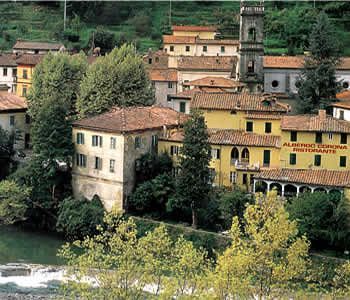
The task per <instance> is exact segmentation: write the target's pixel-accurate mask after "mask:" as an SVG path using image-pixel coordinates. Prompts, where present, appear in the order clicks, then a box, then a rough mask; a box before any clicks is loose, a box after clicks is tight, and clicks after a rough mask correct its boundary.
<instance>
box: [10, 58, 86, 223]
mask: <svg viewBox="0 0 350 300" xmlns="http://www.w3.org/2000/svg"><path fill="white" fill-rule="evenodd" d="M86 66H87V61H86V57H85V56H84V55H76V56H75V55H74V56H69V55H68V54H64V53H58V54H55V55H53V54H51V53H49V54H47V55H46V56H45V58H44V59H43V61H42V62H41V63H40V64H38V65H37V66H36V68H35V72H34V76H33V86H32V88H31V91H30V94H29V97H28V104H29V114H30V116H31V120H32V127H31V137H32V146H33V155H32V158H31V161H30V162H29V163H28V164H27V165H26V166H24V167H23V169H22V170H18V172H16V173H15V174H14V175H13V176H12V178H14V179H15V180H16V182H18V183H19V184H25V185H27V186H29V187H31V190H32V192H31V197H30V198H31V204H30V211H29V218H30V219H31V221H32V222H33V223H34V224H37V225H39V224H40V225H42V226H44V227H51V228H52V227H54V226H55V224H56V217H57V211H58V206H59V202H60V201H61V200H63V199H64V198H66V196H67V193H68V194H69V193H70V192H71V184H70V173H69V170H70V166H71V157H72V154H73V143H72V128H71V119H72V116H73V115H74V114H75V100H76V97H77V94H78V90H79V84H80V81H81V79H82V77H83V75H84V73H85V70H86Z"/></svg>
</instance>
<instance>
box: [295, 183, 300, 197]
mask: <svg viewBox="0 0 350 300" xmlns="http://www.w3.org/2000/svg"><path fill="white" fill-rule="evenodd" d="M296 187H297V197H299V194H300V185H297V186H296Z"/></svg>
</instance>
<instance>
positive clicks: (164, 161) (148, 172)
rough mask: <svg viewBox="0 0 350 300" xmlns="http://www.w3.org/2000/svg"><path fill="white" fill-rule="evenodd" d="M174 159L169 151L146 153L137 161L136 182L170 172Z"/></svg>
mask: <svg viewBox="0 0 350 300" xmlns="http://www.w3.org/2000/svg"><path fill="white" fill-rule="evenodd" d="M172 167H173V161H172V160H171V157H170V156H169V154H168V153H166V152H163V153H161V154H159V155H158V154H156V153H146V154H144V155H142V156H141V157H140V158H139V159H138V160H137V161H136V167H135V169H136V184H140V183H143V182H145V181H148V180H151V179H153V178H155V177H157V176H158V175H162V174H164V173H166V174H170V172H171V170H172Z"/></svg>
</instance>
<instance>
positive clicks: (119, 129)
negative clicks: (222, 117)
mask: <svg viewBox="0 0 350 300" xmlns="http://www.w3.org/2000/svg"><path fill="white" fill-rule="evenodd" d="M185 119H186V116H185V115H184V114H180V113H178V112H176V111H174V110H172V109H170V108H165V107H157V106H148V107H130V108H114V109H111V110H110V111H109V112H106V113H103V114H100V115H97V116H94V117H89V118H85V119H82V120H79V121H76V122H74V124H73V142H74V144H75V150H76V155H75V159H74V163H73V171H72V182H73V191H74V194H75V196H76V197H81V196H84V197H86V198H88V199H91V198H92V197H93V196H94V195H97V196H99V197H100V199H101V200H102V201H103V203H104V205H105V207H106V209H108V210H110V209H111V208H112V206H117V208H118V209H123V208H125V207H126V205H127V203H126V200H127V197H128V196H129V195H130V193H131V191H132V190H133V188H134V184H135V167H136V166H135V164H136V160H137V159H138V158H140V157H141V156H142V155H143V154H145V153H147V152H151V151H157V145H158V137H160V136H163V135H167V134H168V132H170V131H172V130H174V129H175V128H177V127H179V126H180V125H181V124H183V122H184V120H185Z"/></svg>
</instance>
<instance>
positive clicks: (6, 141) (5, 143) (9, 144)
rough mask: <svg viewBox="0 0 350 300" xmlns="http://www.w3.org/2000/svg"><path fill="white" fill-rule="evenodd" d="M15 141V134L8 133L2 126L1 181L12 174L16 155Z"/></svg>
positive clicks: (0, 133) (0, 135) (0, 148)
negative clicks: (11, 170)
mask: <svg viewBox="0 0 350 300" xmlns="http://www.w3.org/2000/svg"><path fill="white" fill-rule="evenodd" d="M15 140H16V137H15V133H14V132H7V131H6V130H4V129H2V127H1V126H0V179H2V178H5V177H6V176H7V175H8V174H9V173H10V169H11V165H12V163H13V156H14V154H15V149H14V142H15Z"/></svg>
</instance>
